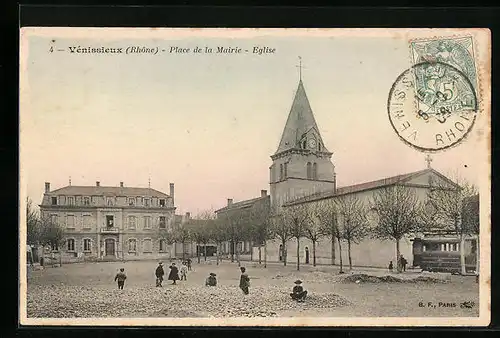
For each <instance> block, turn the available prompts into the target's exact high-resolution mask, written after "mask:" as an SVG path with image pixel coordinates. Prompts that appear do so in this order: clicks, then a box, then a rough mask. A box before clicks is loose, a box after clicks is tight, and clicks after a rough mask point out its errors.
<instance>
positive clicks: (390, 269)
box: [389, 261, 394, 272]
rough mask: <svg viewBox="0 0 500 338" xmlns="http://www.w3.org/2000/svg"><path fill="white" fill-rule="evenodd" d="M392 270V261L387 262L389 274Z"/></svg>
mask: <svg viewBox="0 0 500 338" xmlns="http://www.w3.org/2000/svg"><path fill="white" fill-rule="evenodd" d="M393 269H394V265H393V264H392V261H390V262H389V272H392V270H393Z"/></svg>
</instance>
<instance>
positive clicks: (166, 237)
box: [157, 226, 176, 258]
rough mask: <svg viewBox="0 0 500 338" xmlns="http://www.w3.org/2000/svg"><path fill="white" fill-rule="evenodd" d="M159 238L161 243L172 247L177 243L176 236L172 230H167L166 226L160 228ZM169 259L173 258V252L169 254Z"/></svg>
mask: <svg viewBox="0 0 500 338" xmlns="http://www.w3.org/2000/svg"><path fill="white" fill-rule="evenodd" d="M157 238H158V240H160V241H161V240H163V241H165V243H166V244H168V245H172V244H174V243H175V240H176V234H175V232H174V230H173V229H172V228H167V227H166V226H165V227H164V228H161V227H158V231H157ZM169 258H172V253H171V252H169Z"/></svg>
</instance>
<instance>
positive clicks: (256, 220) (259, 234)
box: [250, 202, 271, 266]
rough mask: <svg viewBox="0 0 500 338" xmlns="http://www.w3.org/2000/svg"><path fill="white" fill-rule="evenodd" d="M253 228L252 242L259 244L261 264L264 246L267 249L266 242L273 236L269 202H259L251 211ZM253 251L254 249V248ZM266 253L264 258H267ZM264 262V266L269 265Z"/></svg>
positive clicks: (251, 233) (251, 232)
mask: <svg viewBox="0 0 500 338" xmlns="http://www.w3.org/2000/svg"><path fill="white" fill-rule="evenodd" d="M250 218H251V228H250V237H251V240H252V242H255V243H257V244H258V248H259V264H262V246H264V250H266V248H267V246H266V242H267V240H268V239H269V238H270V237H271V231H270V225H271V224H270V205H269V203H266V202H262V203H257V204H256V205H255V206H254V208H253V209H252V211H251V216H250ZM252 251H253V250H252ZM266 256H267V255H266V254H265V253H264V258H266ZM266 263H267V262H266V261H265V262H264V266H267V264H266Z"/></svg>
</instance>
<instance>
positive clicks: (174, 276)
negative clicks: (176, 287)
mask: <svg viewBox="0 0 500 338" xmlns="http://www.w3.org/2000/svg"><path fill="white" fill-rule="evenodd" d="M179 279H180V278H179V269H178V268H177V267H176V266H175V263H172V265H170V273H169V274H168V280H171V281H172V284H177V283H176V281H178V280H179Z"/></svg>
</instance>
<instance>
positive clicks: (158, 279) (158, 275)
mask: <svg viewBox="0 0 500 338" xmlns="http://www.w3.org/2000/svg"><path fill="white" fill-rule="evenodd" d="M155 275H156V286H157V287H158V286H159V287H162V285H161V283H162V282H163V276H164V275H165V271H163V263H162V262H159V263H158V267H157V268H156V271H155Z"/></svg>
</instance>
